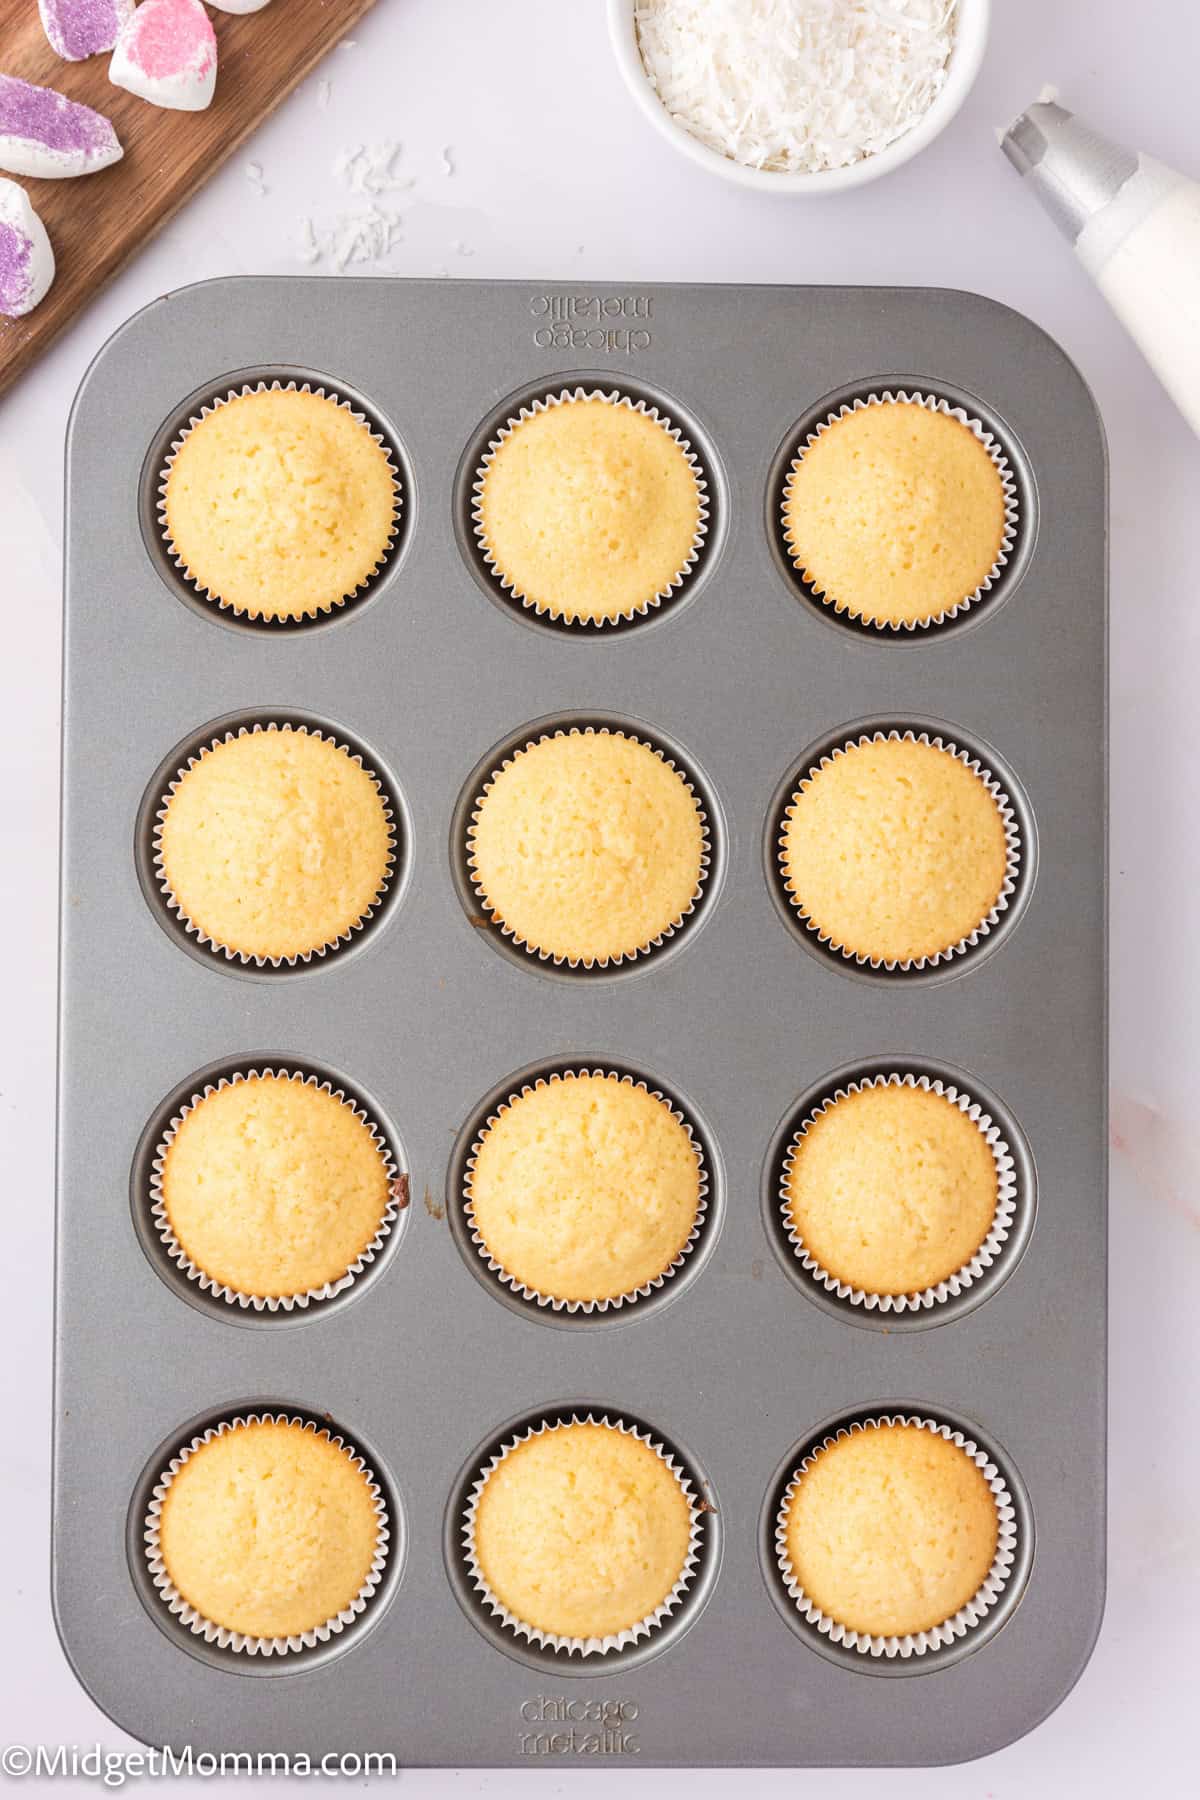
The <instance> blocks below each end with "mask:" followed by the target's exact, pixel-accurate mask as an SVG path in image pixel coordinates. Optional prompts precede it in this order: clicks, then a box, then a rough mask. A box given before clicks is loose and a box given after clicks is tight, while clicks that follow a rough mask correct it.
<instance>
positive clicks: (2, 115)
mask: <svg viewBox="0 0 1200 1800" xmlns="http://www.w3.org/2000/svg"><path fill="white" fill-rule="evenodd" d="M121 156H122V150H121V140H120V138H119V137H118V136H117V134H116V132H115V131H114V130H113V128H112V126H111V125H110V124H109V122H108V120H107V119H106V118H105V117H104V115H103V113H98V112H93V111H92V109H91V107H90V106H81V105H80V103H79V101H77V100H68V99H67V97H66V95H65V94H59V93H56V92H55V90H54V89H53V88H46V87H35V86H34V85H33V83H32V82H31V81H21V80H19V79H18V77H17V76H16V75H0V169H7V170H8V172H9V174H10V175H40V176H41V177H42V178H43V180H45V179H47V178H49V179H50V180H54V179H56V178H59V177H62V176H67V175H91V174H92V173H93V172H94V171H95V170H96V169H106V168H107V167H108V165H109V164H110V163H115V162H120V160H121Z"/></svg>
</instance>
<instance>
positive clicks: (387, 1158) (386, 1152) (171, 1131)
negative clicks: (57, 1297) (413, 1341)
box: [150, 1066, 408, 1313]
mask: <svg viewBox="0 0 1200 1800" xmlns="http://www.w3.org/2000/svg"><path fill="white" fill-rule="evenodd" d="M272 1077H274V1078H275V1079H277V1080H284V1081H295V1080H301V1081H303V1082H304V1084H305V1086H306V1087H311V1088H315V1089H316V1090H317V1091H318V1092H319V1093H323V1094H332V1095H333V1098H334V1099H335V1100H339V1101H341V1103H342V1105H343V1106H346V1107H349V1109H350V1111H351V1112H352V1113H353V1114H354V1116H355V1118H356V1119H360V1120H361V1121H362V1123H363V1124H364V1125H365V1126H366V1127H367V1129H368V1131H369V1132H370V1134H371V1142H372V1143H373V1144H374V1145H375V1148H376V1149H377V1150H378V1151H379V1154H380V1157H381V1158H382V1161H383V1165H384V1170H385V1172H386V1175H387V1182H388V1194H389V1198H388V1203H387V1206H386V1207H385V1209H384V1212H383V1216H382V1218H381V1219H380V1221H379V1228H378V1230H377V1231H376V1233H375V1235H374V1237H373V1238H372V1239H371V1241H370V1243H369V1244H367V1245H366V1246H365V1247H364V1248H363V1249H362V1250H360V1251H359V1253H358V1255H357V1256H356V1257H355V1259H354V1261H353V1262H352V1263H350V1264H349V1266H348V1267H347V1269H346V1270H345V1272H344V1273H343V1274H342V1275H339V1276H338V1277H337V1279H336V1280H334V1281H326V1282H322V1284H321V1285H320V1287H312V1288H305V1289H304V1290H303V1291H302V1292H300V1293H295V1294H269V1295H268V1294H247V1293H243V1292H242V1291H241V1290H240V1289H239V1288H231V1287H229V1286H227V1285H226V1284H225V1283H224V1282H222V1281H217V1280H216V1279H215V1278H214V1277H213V1276H211V1275H208V1274H206V1273H205V1271H204V1270H203V1269H201V1268H199V1267H197V1265H196V1264H195V1263H194V1262H193V1261H192V1259H191V1258H190V1257H189V1256H188V1254H187V1252H186V1251H185V1250H184V1248H183V1246H182V1245H181V1244H180V1243H179V1241H178V1239H177V1238H176V1236H175V1233H174V1232H173V1231H172V1229H171V1221H170V1219H169V1217H168V1215H167V1207H166V1201H165V1199H164V1197H163V1191H162V1177H163V1168H164V1166H165V1163H166V1157H167V1152H168V1151H169V1150H170V1148H171V1144H172V1143H173V1141H174V1139H175V1135H176V1133H177V1132H178V1130H179V1128H180V1126H181V1125H182V1124H183V1122H184V1120H185V1119H186V1118H187V1117H188V1114H189V1113H192V1112H194V1111H195V1109H196V1108H197V1107H198V1106H200V1105H202V1104H203V1102H204V1101H205V1100H207V1099H209V1098H210V1096H211V1095H213V1094H217V1093H220V1091H221V1089H222V1088H227V1087H237V1085H238V1084H239V1082H243V1081H253V1080H268V1079H270V1078H272ZM407 1188H408V1176H407V1175H406V1174H403V1173H402V1172H401V1171H400V1169H399V1168H398V1166H397V1164H396V1161H395V1159H394V1157H393V1156H392V1153H391V1149H390V1147H389V1145H388V1142H387V1139H386V1138H385V1137H384V1135H383V1132H382V1131H381V1130H380V1128H379V1126H378V1125H377V1124H376V1123H375V1121H374V1119H372V1118H371V1116H370V1114H369V1113H367V1112H365V1111H364V1110H363V1108H362V1107H361V1106H359V1105H357V1103H356V1102H355V1101H353V1100H351V1098H350V1097H349V1095H348V1094H347V1093H346V1092H345V1090H344V1089H343V1088H335V1087H334V1085H333V1083H332V1082H330V1081H321V1080H319V1079H318V1078H317V1076H315V1075H305V1074H304V1073H303V1071H301V1070H297V1069H287V1068H281V1067H275V1066H271V1067H263V1068H249V1069H238V1070H237V1071H236V1073H234V1074H233V1075H222V1076H220V1077H219V1079H218V1080H217V1081H215V1082H213V1081H209V1082H205V1084H204V1087H203V1088H202V1089H201V1090H200V1091H199V1092H198V1093H195V1094H193V1095H192V1096H191V1098H190V1099H189V1100H186V1101H185V1102H184V1104H183V1105H182V1106H181V1107H179V1109H178V1111H177V1112H175V1113H173V1114H172V1116H171V1119H170V1121H169V1123H168V1125H167V1128H166V1130H165V1131H164V1132H163V1134H162V1136H161V1138H160V1139H159V1141H158V1143H157V1144H156V1146H155V1149H154V1160H153V1163H152V1164H151V1174H150V1216H151V1218H152V1219H153V1221H154V1227H155V1230H156V1231H157V1232H158V1235H159V1239H160V1241H161V1242H162V1244H163V1247H164V1248H165V1250H166V1252H167V1255H168V1256H169V1257H170V1258H171V1260H172V1262H174V1263H175V1264H176V1266H177V1267H178V1268H180V1269H182V1271H183V1273H184V1274H185V1275H186V1276H187V1278H188V1280H189V1281H194V1282H195V1283H196V1285H197V1286H198V1287H199V1288H200V1289H201V1291H202V1292H204V1293H206V1294H211V1295H212V1296H213V1297H214V1299H217V1300H224V1301H227V1302H228V1304H229V1305H230V1306H240V1307H243V1308H245V1309H253V1310H254V1311H255V1312H270V1313H275V1312H285V1313H290V1312H294V1311H295V1310H296V1309H297V1308H299V1309H300V1310H303V1309H304V1308H306V1307H308V1306H311V1305H312V1304H313V1303H314V1302H320V1301H322V1300H332V1298H333V1296H334V1295H335V1294H341V1293H344V1292H345V1290H346V1289H347V1288H348V1287H353V1285H354V1283H355V1281H356V1280H357V1279H358V1277H359V1276H360V1275H361V1274H362V1272H363V1270H364V1269H365V1268H366V1267H367V1266H368V1264H370V1263H372V1262H374V1260H375V1258H376V1257H377V1256H378V1254H379V1252H380V1251H381V1250H382V1248H383V1246H384V1243H385V1242H386V1240H387V1238H388V1236H389V1234H390V1233H391V1229H392V1226H393V1225H394V1224H395V1222H396V1216H397V1214H398V1213H399V1212H400V1211H401V1210H402V1209H403V1207H405V1206H407V1204H408V1194H407Z"/></svg>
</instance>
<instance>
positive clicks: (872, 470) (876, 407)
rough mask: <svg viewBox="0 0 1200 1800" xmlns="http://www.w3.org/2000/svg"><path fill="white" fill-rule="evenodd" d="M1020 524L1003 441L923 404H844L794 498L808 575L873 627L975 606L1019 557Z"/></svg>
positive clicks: (792, 485)
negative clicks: (1014, 555) (1011, 556)
mask: <svg viewBox="0 0 1200 1800" xmlns="http://www.w3.org/2000/svg"><path fill="white" fill-rule="evenodd" d="M1015 522H1016V499H1015V489H1014V486H1013V483H1012V478H1011V476H1010V474H1009V471H1008V465H1007V463H1006V461H1005V459H1004V458H1003V456H1002V455H1001V454H1000V451H999V449H998V447H997V446H996V445H995V443H994V440H993V439H992V438H991V437H990V436H988V435H987V434H986V433H985V432H984V431H983V429H982V427H979V426H976V427H972V426H971V425H970V424H969V423H967V421H966V414H965V413H961V412H957V411H952V410H951V409H950V408H949V407H948V406H946V405H945V404H944V403H941V404H939V403H938V402H936V401H930V400H925V399H922V398H908V397H904V396H902V397H900V398H893V397H892V396H890V395H886V396H883V397H882V398H880V399H878V400H876V399H872V400H871V401H870V402H867V403H863V402H858V403H856V404H855V405H854V406H852V407H844V408H843V409H842V410H841V412H840V413H838V414H837V415H836V416H835V417H833V418H831V419H829V420H827V421H826V422H825V423H824V424H822V425H821V426H820V427H818V429H817V431H816V432H815V433H814V434H813V435H812V436H811V437H810V438H809V440H808V442H807V443H806V444H805V445H804V447H803V448H802V449H801V451H800V453H799V455H798V456H797V457H796V459H795V461H794V462H793V464H792V467H791V470H790V471H789V474H788V478H787V483H786V486H785V490H784V500H783V531H784V538H785V540H786V542H787V546H788V550H789V552H790V554H791V557H792V560H793V562H794V563H795V565H796V567H797V569H798V570H799V572H800V575H801V576H802V578H803V579H804V580H805V581H806V582H807V583H808V584H809V586H810V587H811V588H812V590H813V592H814V593H815V594H816V595H817V596H818V597H819V598H820V599H822V600H824V601H825V602H826V603H827V604H828V605H830V606H832V607H833V608H834V610H835V611H836V612H839V613H846V614H848V615H849V616H850V617H851V618H854V619H859V620H861V621H863V623H864V624H868V625H877V626H893V627H895V626H908V627H910V628H911V627H914V626H918V625H929V624H932V623H934V622H936V621H938V620H941V619H943V618H946V617H952V616H954V615H955V614H956V613H957V612H958V611H960V610H961V609H963V608H965V607H967V606H969V605H970V604H971V603H972V601H974V600H976V599H978V598H979V596H980V594H981V593H982V592H983V591H984V590H985V589H986V588H987V587H990V585H991V583H992V582H993V581H994V579H995V577H996V575H997V574H998V573H999V570H1000V567H1001V565H1002V563H1003V562H1004V561H1005V560H1006V559H1007V554H1008V551H1009V549H1010V548H1011V545H1012V538H1013V530H1014V527H1015Z"/></svg>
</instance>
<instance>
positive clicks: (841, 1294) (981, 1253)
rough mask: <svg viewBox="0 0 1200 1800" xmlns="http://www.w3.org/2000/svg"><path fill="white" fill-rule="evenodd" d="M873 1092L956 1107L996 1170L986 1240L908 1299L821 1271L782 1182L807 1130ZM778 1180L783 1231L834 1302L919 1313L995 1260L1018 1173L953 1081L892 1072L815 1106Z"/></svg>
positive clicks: (993, 1127)
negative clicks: (915, 1095)
mask: <svg viewBox="0 0 1200 1800" xmlns="http://www.w3.org/2000/svg"><path fill="white" fill-rule="evenodd" d="M874 1087H911V1088H919V1089H921V1091H922V1092H923V1093H927V1094H938V1095H940V1096H941V1097H942V1098H943V1099H945V1100H948V1101H949V1102H950V1103H951V1105H953V1106H957V1107H958V1109H959V1111H960V1112H961V1113H962V1114H963V1115H964V1116H965V1117H966V1118H968V1119H970V1120H971V1122H972V1124H973V1125H976V1126H977V1127H978V1129H979V1133H980V1135H981V1137H982V1138H983V1139H984V1141H985V1142H986V1144H987V1147H988V1149H989V1150H990V1151H991V1153H992V1160H993V1162H994V1164H995V1167H996V1210H995V1212H994V1214H993V1215H992V1223H991V1225H990V1227H989V1228H988V1233H987V1236H986V1237H985V1238H984V1240H983V1242H982V1244H980V1246H979V1248H978V1250H976V1251H975V1253H974V1255H973V1256H971V1257H970V1258H969V1259H968V1261H967V1262H965V1263H964V1264H963V1265H962V1267H961V1268H959V1269H956V1270H955V1271H954V1272H953V1274H951V1275H947V1276H946V1277H945V1279H944V1280H942V1281H939V1282H937V1283H936V1284H935V1285H934V1286H933V1287H926V1288H920V1289H918V1290H916V1291H915V1292H913V1293H910V1294H876V1293H872V1292H871V1291H870V1290H869V1289H866V1288H856V1287H854V1286H853V1285H852V1284H851V1283H850V1282H848V1281H842V1280H841V1279H839V1277H838V1276H836V1275H831V1274H830V1272H829V1270H828V1269H826V1268H823V1267H822V1265H821V1264H820V1263H819V1262H818V1261H817V1259H816V1257H814V1256H813V1255H812V1253H811V1252H810V1251H809V1250H808V1248H807V1247H806V1245H805V1243H804V1239H803V1236H802V1235H801V1233H800V1231H799V1230H798V1229H797V1227H796V1226H795V1225H794V1224H793V1223H792V1221H791V1219H790V1217H789V1213H790V1207H789V1204H788V1198H787V1181H788V1177H789V1176H790V1174H791V1171H792V1166H793V1163H794V1161H795V1157H796V1152H797V1150H798V1149H799V1147H800V1144H801V1142H802V1140H803V1138H804V1136H805V1134H806V1132H807V1131H808V1129H809V1127H810V1126H811V1125H812V1124H814V1123H815V1121H816V1120H817V1119H819V1118H820V1116H821V1114H822V1113H825V1112H828V1111H829V1109H830V1107H832V1106H835V1105H836V1104H837V1103H838V1101H840V1100H845V1099H846V1098H847V1096H848V1095H850V1094H859V1093H861V1092H862V1091H863V1089H864V1088H874ZM781 1174H782V1179H781V1182H780V1188H779V1205H780V1210H781V1213H782V1217H783V1228H784V1231H785V1233H786V1234H787V1237H788V1240H789V1241H790V1243H791V1246H792V1249H793V1250H794V1251H795V1253H796V1255H797V1257H798V1258H799V1259H800V1262H801V1263H802V1265H803V1267H804V1268H805V1269H806V1270H807V1271H808V1273H809V1274H810V1275H811V1276H812V1278H813V1280H814V1281H816V1282H819V1283H820V1285H821V1286H822V1287H824V1288H826V1289H827V1290H828V1291H829V1292H830V1293H831V1294H836V1295H837V1297H838V1299H839V1300H849V1301H850V1302H851V1304H852V1305H854V1306H861V1307H863V1308H864V1309H865V1310H866V1311H868V1312H871V1311H878V1312H881V1313H887V1312H896V1313H902V1312H920V1311H921V1309H922V1308H925V1307H932V1306H939V1305H941V1303H942V1302H943V1301H945V1300H950V1299H953V1298H955V1297H956V1296H957V1295H959V1294H962V1293H965V1292H966V1290H967V1289H968V1288H969V1287H970V1286H971V1285H972V1284H973V1283H974V1282H976V1281H978V1279H979V1277H980V1276H981V1275H982V1274H983V1273H984V1271H985V1269H989V1268H990V1267H991V1266H992V1264H993V1263H994V1262H995V1260H996V1258H997V1257H998V1256H999V1255H1000V1252H1001V1250H1002V1249H1003V1248H1004V1245H1005V1243H1006V1241H1007V1239H1008V1235H1009V1232H1010V1231H1011V1229H1012V1222H1013V1217H1014V1215H1015V1213H1016V1207H1017V1172H1016V1163H1015V1161H1014V1158H1013V1154H1012V1151H1011V1150H1010V1149H1009V1146H1008V1144H1007V1142H1006V1141H1005V1138H1004V1136H1003V1134H1002V1133H1001V1131H1000V1127H999V1126H998V1125H997V1124H996V1123H995V1122H994V1121H993V1119H992V1118H991V1116H990V1115H989V1114H988V1113H986V1112H985V1111H984V1109H983V1108H982V1106H980V1105H979V1103H978V1102H977V1101H975V1100H972V1099H971V1097H970V1095H969V1094H965V1093H962V1092H961V1091H960V1090H959V1089H958V1088H956V1087H955V1086H954V1085H953V1083H952V1082H948V1081H940V1080H930V1078H929V1076H928V1075H913V1074H911V1073H909V1074H904V1075H901V1074H898V1073H895V1072H893V1073H891V1074H888V1075H870V1076H866V1077H864V1078H863V1079H862V1080H861V1081H847V1082H845V1083H844V1084H843V1085H842V1086H841V1087H839V1088H837V1089H836V1090H835V1092H834V1093H832V1094H830V1095H828V1096H827V1097H826V1098H825V1099H823V1100H821V1101H819V1102H818V1104H817V1105H816V1106H814V1107H813V1108H812V1110H811V1111H810V1112H809V1113H808V1114H807V1115H806V1117H805V1118H804V1120H803V1121H802V1123H801V1124H800V1125H799V1126H798V1128H797V1129H796V1131H795V1132H793V1134H792V1140H791V1143H790V1144H789V1145H788V1149H787V1154H786V1155H785V1157H784V1160H783V1168H782V1171H781Z"/></svg>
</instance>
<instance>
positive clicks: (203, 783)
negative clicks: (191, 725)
mask: <svg viewBox="0 0 1200 1800" xmlns="http://www.w3.org/2000/svg"><path fill="white" fill-rule="evenodd" d="M391 842H392V830H391V825H390V822H389V819H388V810H387V807H386V804H385V802H384V799H383V796H382V794H381V793H380V790H379V785H378V783H377V782H376V780H375V778H374V776H372V775H370V774H368V772H367V770H366V769H364V768H363V766H362V764H361V762H359V761H357V760H356V759H355V758H354V757H353V756H351V754H350V752H349V751H348V750H345V749H343V748H342V746H341V745H340V744H335V743H334V742H333V741H332V740H331V739H329V738H322V737H317V736H315V735H314V734H313V733H312V732H306V731H299V730H294V729H293V728H292V727H291V726H288V725H285V726H283V727H281V728H280V729H278V730H271V731H254V732H246V733H244V734H243V735H241V736H239V737H234V738H228V739H226V740H224V741H223V742H221V743H218V744H214V745H211V746H209V747H207V748H206V749H204V750H203V751H202V752H201V753H200V755H199V756H198V757H197V758H196V759H195V761H194V762H193V763H192V764H191V766H190V767H189V768H188V769H187V770H185V771H184V773H183V774H182V775H181V776H180V777H179V779H178V781H177V783H176V785H175V787H174V789H173V790H172V792H171V793H170V794H169V796H168V797H167V800H166V802H165V805H164V809H163V814H162V817H161V821H160V824H159V832H158V849H159V857H160V871H161V878H162V880H163V882H164V884H165V886H166V888H167V890H168V892H169V893H170V895H171V896H172V898H173V899H174V901H175V903H176V905H177V906H178V908H179V910H180V912H181V913H182V915H183V917H184V918H185V919H186V920H188V921H190V923H191V924H192V925H193V926H195V927H196V928H197V930H198V931H199V932H200V933H201V934H202V935H203V936H204V937H206V938H209V939H210V940H211V941H212V942H213V943H214V944H216V945H218V946H219V947H221V948H222V949H228V950H230V951H233V952H235V953H237V954H239V955H242V956H247V957H260V958H264V959H266V958H276V959H279V958H286V957H295V956H304V955H307V954H308V953H310V952H312V951H314V950H321V949H325V948H328V947H329V946H330V945H333V944H335V943H337V941H338V939H339V938H341V937H342V936H344V935H345V934H346V933H348V932H349V931H351V930H353V928H354V927H355V926H356V925H358V924H359V923H360V922H361V921H362V919H363V918H364V916H365V915H366V913H367V912H368V911H369V910H370V908H371V907H372V906H373V905H374V903H375V901H376V900H377V899H378V898H379V895H380V893H381V892H382V890H383V887H384V885H385V883H386V881H387V877H388V869H389V864H390V861H391Z"/></svg>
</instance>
